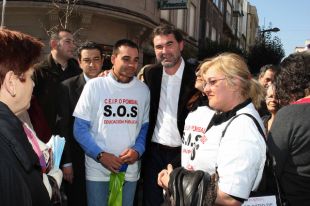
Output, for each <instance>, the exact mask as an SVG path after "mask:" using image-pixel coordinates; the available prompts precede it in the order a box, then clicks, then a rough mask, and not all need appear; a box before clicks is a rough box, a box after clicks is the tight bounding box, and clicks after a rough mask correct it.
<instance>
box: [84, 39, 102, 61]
mask: <svg viewBox="0 0 310 206" xmlns="http://www.w3.org/2000/svg"><path fill="white" fill-rule="evenodd" d="M90 49H97V50H98V51H99V52H100V56H101V58H103V56H102V54H103V50H102V47H101V46H100V45H99V44H97V43H95V42H92V41H86V42H84V43H83V44H81V46H80V47H79V48H78V58H79V60H81V53H82V51H83V50H90Z"/></svg>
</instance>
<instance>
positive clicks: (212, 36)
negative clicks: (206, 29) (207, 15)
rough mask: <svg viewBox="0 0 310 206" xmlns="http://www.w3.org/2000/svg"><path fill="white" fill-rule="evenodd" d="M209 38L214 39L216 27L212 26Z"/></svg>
mask: <svg viewBox="0 0 310 206" xmlns="http://www.w3.org/2000/svg"><path fill="white" fill-rule="evenodd" d="M211 40H212V41H216V29H215V28H214V27H212V31H211Z"/></svg>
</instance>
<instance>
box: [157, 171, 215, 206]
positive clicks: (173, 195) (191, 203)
mask: <svg viewBox="0 0 310 206" xmlns="http://www.w3.org/2000/svg"><path fill="white" fill-rule="evenodd" d="M217 183H218V174H217V172H216V173H215V174H213V175H209V174H208V173H206V172H203V171H201V170H197V171H189V170H186V169H185V168H183V167H179V168H176V169H174V170H173V171H172V172H171V174H170V181H169V184H168V191H167V194H166V196H165V202H164V204H162V206H212V205H214V202H215V199H216V195H217Z"/></svg>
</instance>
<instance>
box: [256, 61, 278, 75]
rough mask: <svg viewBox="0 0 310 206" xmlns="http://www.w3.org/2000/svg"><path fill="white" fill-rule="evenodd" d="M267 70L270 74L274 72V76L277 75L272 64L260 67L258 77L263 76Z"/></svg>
mask: <svg viewBox="0 0 310 206" xmlns="http://www.w3.org/2000/svg"><path fill="white" fill-rule="evenodd" d="M268 70H271V71H272V72H274V73H275V74H277V73H278V71H279V70H278V67H277V66H276V65H274V64H266V65H264V66H262V67H261V68H260V71H259V77H262V76H264V75H265V73H266V72H267V71H268Z"/></svg>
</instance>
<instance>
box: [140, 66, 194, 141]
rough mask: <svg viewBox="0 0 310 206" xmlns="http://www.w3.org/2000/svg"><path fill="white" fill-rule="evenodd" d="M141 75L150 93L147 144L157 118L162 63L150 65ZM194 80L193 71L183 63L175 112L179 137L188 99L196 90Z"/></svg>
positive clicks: (182, 127) (186, 113)
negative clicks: (176, 110) (176, 112)
mask: <svg viewBox="0 0 310 206" xmlns="http://www.w3.org/2000/svg"><path fill="white" fill-rule="evenodd" d="M143 75H144V81H145V83H146V84H147V85H148V87H149V89H150V94H151V102H150V116H149V118H150V121H149V130H148V133H147V144H149V143H150V142H151V139H152V136H153V132H154V129H155V124H156V120H157V114H158V107H159V99H160V90H161V81H162V75H163V67H162V65H159V64H157V65H152V66H150V67H148V68H146V69H145V70H144V73H143ZM195 81H196V75H195V71H194V70H193V69H192V68H191V67H190V66H189V65H188V64H186V63H185V67H184V72H183V76H182V82H181V89H180V96H179V102H178V114H177V124H178V130H179V132H180V136H181V137H182V135H183V129H184V123H185V118H186V117H187V115H188V113H189V110H188V109H187V103H188V100H189V99H190V98H191V97H192V96H193V95H194V94H195V92H196V91H197V90H196V89H195Z"/></svg>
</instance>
